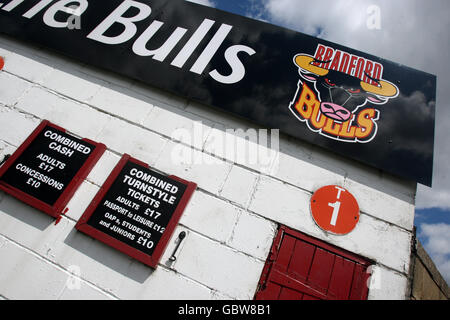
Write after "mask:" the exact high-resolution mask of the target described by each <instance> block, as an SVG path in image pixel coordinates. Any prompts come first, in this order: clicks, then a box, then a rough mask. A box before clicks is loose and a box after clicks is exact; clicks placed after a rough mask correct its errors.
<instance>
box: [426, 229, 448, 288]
mask: <svg viewBox="0 0 450 320" xmlns="http://www.w3.org/2000/svg"><path fill="white" fill-rule="evenodd" d="M419 230H420V234H419V235H420V236H422V237H426V238H427V241H426V242H425V243H424V244H423V245H424V247H425V249H426V251H427V252H428V254H429V255H430V256H431V258H432V259H433V261H434V263H435V264H436V266H437V268H438V269H439V271H440V272H441V274H442V276H443V277H444V279H445V280H446V281H447V283H449V282H450V237H449V234H450V224H445V223H438V224H426V223H423V224H421V225H420V229H419Z"/></svg>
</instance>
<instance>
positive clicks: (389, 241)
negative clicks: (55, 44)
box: [0, 36, 415, 299]
mask: <svg viewBox="0 0 450 320" xmlns="http://www.w3.org/2000/svg"><path fill="white" fill-rule="evenodd" d="M0 55H1V56H3V57H4V58H5V63H6V64H5V68H4V70H3V71H1V72H0V159H1V158H2V157H3V156H4V155H6V154H10V153H12V152H14V150H15V149H16V148H17V147H18V146H19V145H20V144H21V143H22V142H23V141H24V140H25V138H26V137H27V136H28V135H29V134H30V133H31V132H32V131H33V129H34V128H35V127H36V126H37V125H38V124H39V123H40V121H41V120H42V119H47V120H50V121H51V122H53V123H56V124H57V125H60V126H62V127H64V128H65V129H67V130H68V132H69V133H71V134H74V135H77V136H80V137H85V138H90V139H93V140H95V141H98V142H102V143H104V144H106V146H107V147H108V150H107V151H106V153H105V154H104V155H103V156H102V158H101V159H100V161H99V162H98V164H97V165H96V166H95V167H94V169H93V170H92V172H91V173H90V174H89V176H88V177H87V179H86V180H85V181H84V182H83V184H82V185H81V187H80V188H79V189H78V191H77V192H76V193H75V195H74V197H73V199H72V200H71V201H70V203H69V204H68V208H69V211H68V213H67V215H66V216H64V217H63V218H62V220H61V221H60V223H59V224H57V225H54V220H53V219H52V218H50V217H48V216H46V215H45V214H43V213H40V212H38V211H36V210H35V209H33V208H30V207H28V206H26V205H24V204H22V203H20V202H19V201H17V200H16V199H14V198H12V197H11V196H9V195H7V194H5V193H1V192H0V256H1V257H2V258H1V260H0V297H2V298H6V299H17V298H24V299H47V298H48V299H77V298H83V299H85V298H88V299H252V298H253V295H254V293H255V290H256V287H257V283H258V280H259V277H260V274H261V271H262V268H263V266H264V263H265V259H266V257H267V255H268V252H269V250H270V247H271V244H272V240H273V238H274V235H275V233H276V230H277V228H278V225H279V224H284V225H287V226H289V227H291V228H295V229H297V230H299V231H301V232H305V233H307V234H309V235H311V236H314V237H317V238H319V239H322V240H324V241H326V242H329V243H331V244H334V245H337V246H339V247H342V248H344V249H347V250H350V251H352V252H355V253H357V254H360V255H362V256H364V257H367V258H369V259H372V260H374V261H376V264H375V266H374V268H373V276H372V282H371V287H370V291H369V299H404V298H405V297H406V294H407V287H408V272H409V262H410V258H409V257H410V247H411V239H412V228H413V219H414V197H415V184H413V183H410V182H409V183H408V182H404V181H403V180H401V179H398V178H395V177H392V176H390V175H387V174H384V173H382V172H380V171H378V170H374V169H372V168H369V167H366V166H364V165H361V164H358V163H355V162H353V161H348V160H346V159H345V158H343V157H339V156H336V155H334V154H332V153H329V152H326V151H323V150H321V149H319V148H316V147H314V146H311V145H308V144H305V143H302V142H299V141H296V140H294V139H291V138H288V137H286V136H284V135H281V136H280V141H279V149H280V152H279V154H270V153H269V156H268V157H266V159H267V158H269V161H265V162H264V163H249V162H248V161H246V160H245V159H237V158H233V157H232V156H231V155H230V154H228V153H227V152H225V151H224V149H223V142H222V140H223V137H227V136H229V135H231V138H233V139H235V140H236V141H241V142H242V141H244V140H245V137H242V136H240V135H239V134H237V135H236V134H235V135H233V134H231V133H229V132H228V133H227V132H226V130H227V129H238V128H241V129H243V130H247V129H248V128H256V129H258V128H257V127H255V125H253V124H250V123H248V122H245V121H242V120H240V119H238V118H235V117H232V116H230V115H226V114H224V113H221V112H218V111H216V110H214V109H211V108H209V107H206V106H202V105H199V104H196V103H193V102H191V101H187V100H185V99H182V98H179V97H176V96H173V95H170V94H167V93H165V92H162V91H160V90H157V89H155V88H151V87H148V86H146V85H143V84H140V83H138V82H135V81H131V80H129V79H125V78H122V77H119V76H116V75H113V74H110V73H106V72H102V71H100V70H97V69H95V68H91V67H88V66H86V65H83V64H79V63H76V62H75V61H73V60H68V59H66V58H64V57H61V56H58V55H56V54H53V53H50V52H48V51H45V50H43V49H41V48H38V47H35V46H32V45H28V44H24V43H19V42H16V41H15V40H14V39H11V38H8V37H4V36H2V37H0ZM200 122H201V123H200ZM194 131H195V132H197V134H196V133H195V132H194ZM186 132H188V133H192V134H193V135H194V136H195V137H196V138H195V139H183V138H182V135H179V134H178V133H186ZM198 132H201V133H198ZM175 133H176V134H175ZM123 153H129V154H131V155H132V156H133V157H136V158H138V159H140V160H142V161H144V162H147V163H148V164H150V166H152V167H154V168H156V169H157V170H159V171H161V172H163V173H166V174H175V175H178V176H179V177H181V178H184V179H187V180H191V181H194V182H196V183H197V184H198V189H197V191H196V192H195V193H194V196H193V198H192V201H191V202H190V204H189V206H188V207H187V209H186V212H185V213H184V215H183V217H182V219H181V221H180V224H179V226H178V227H177V229H176V230H175V233H174V236H173V237H172V239H171V241H170V243H169V245H168V248H167V250H166V252H165V254H164V256H163V258H162V260H161V263H160V265H159V267H158V268H157V269H156V270H155V271H153V270H151V269H150V268H148V267H146V266H145V265H143V264H141V263H139V262H137V261H134V260H133V259H131V258H129V257H127V256H126V255H123V254H121V253H119V252H117V251H116V250H113V249H111V248H109V247H108V246H106V245H104V244H102V243H100V242H98V241H96V240H93V239H91V238H90V237H88V236H86V235H84V234H82V233H79V232H77V231H76V230H75V229H74V225H75V224H76V222H77V221H78V219H79V218H80V216H81V215H82V214H83V212H84V210H85V208H86V207H87V206H88V204H89V202H90V201H91V200H92V198H93V197H94V195H95V194H96V192H97V191H98V190H99V188H100V186H101V185H102V183H103V182H104V180H105V179H106V177H107V176H108V174H109V173H110V171H111V170H112V168H113V167H114V166H115V164H116V163H117V161H118V160H119V159H120V156H121V155H122V154H123ZM177 155H181V156H180V157H178V158H181V159H178V160H179V161H174V157H175V158H177ZM193 159H201V161H192V160H193ZM328 184H337V185H341V186H343V187H345V188H347V189H348V190H349V191H350V192H351V193H353V194H354V196H355V197H356V199H357V200H358V202H359V205H360V208H361V217H360V222H359V224H358V225H357V227H356V229H355V230H354V231H353V232H352V233H350V234H349V235H346V236H335V235H331V234H327V233H325V232H323V231H322V230H321V229H319V228H318V227H317V226H316V224H315V223H314V221H313V220H312V217H311V215H310V213H309V198H310V197H311V195H312V193H313V192H314V191H315V190H317V189H318V188H319V187H322V186H324V185H328ZM182 230H184V231H186V232H187V237H186V239H185V240H184V241H183V242H182V244H181V246H180V249H179V251H178V257H177V260H176V261H175V262H174V263H170V262H169V261H168V258H169V256H170V255H171V253H172V251H173V249H174V247H175V239H176V236H177V235H178V233H179V232H180V231H182Z"/></svg>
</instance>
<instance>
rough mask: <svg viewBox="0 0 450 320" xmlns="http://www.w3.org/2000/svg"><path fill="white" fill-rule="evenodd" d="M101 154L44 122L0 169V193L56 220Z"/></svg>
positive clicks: (87, 142) (90, 144) (99, 147)
mask: <svg viewBox="0 0 450 320" xmlns="http://www.w3.org/2000/svg"><path fill="white" fill-rule="evenodd" d="M105 150H106V146H105V145H104V144H101V143H96V142H94V141H91V140H89V139H79V138H77V137H75V136H73V135H70V134H68V133H67V132H66V130H65V129H63V128H61V127H59V126H57V125H55V124H53V123H50V122H49V121H47V120H44V121H42V122H41V124H40V125H39V126H38V127H37V128H36V129H35V130H34V131H33V133H32V134H31V135H30V136H29V137H28V138H27V139H26V140H25V141H24V143H23V144H22V145H21V146H20V147H19V148H18V149H17V150H16V152H14V154H13V155H12V156H11V157H9V158H8V160H7V161H6V162H5V163H4V164H3V165H2V166H1V167H0V189H1V190H3V191H5V192H7V193H9V194H11V195H12V196H14V197H16V198H18V199H19V200H21V201H23V202H25V203H27V204H29V205H31V206H32V207H35V208H36V209H38V210H41V211H43V212H45V213H47V214H48V215H50V216H52V217H55V218H57V217H58V216H59V215H61V213H62V211H63V210H64V208H65V206H66V205H67V203H68V202H69V200H70V198H71V197H72V196H73V194H74V193H75V191H76V190H77V189H78V187H79V186H80V184H81V183H82V182H83V180H84V179H85V178H86V176H87V175H88V173H89V172H90V171H91V169H92V167H93V166H94V165H95V163H97V161H98V159H99V158H100V157H101V155H102V154H103V152H104V151H105Z"/></svg>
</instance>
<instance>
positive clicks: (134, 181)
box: [76, 154, 197, 268]
mask: <svg viewBox="0 0 450 320" xmlns="http://www.w3.org/2000/svg"><path fill="white" fill-rule="evenodd" d="M196 188H197V185H196V184H195V183H193V182H188V181H185V180H183V179H180V178H178V177H175V176H164V175H162V174H160V173H158V172H155V171H153V170H151V169H150V168H149V167H148V165H147V164H145V163H143V162H141V161H139V160H137V159H133V158H131V157H130V156H129V155H127V154H125V155H124V156H123V157H122V158H121V160H120V161H119V163H118V164H117V165H116V167H115V168H114V170H113V171H112V172H111V174H110V176H109V177H108V179H107V180H106V181H105V184H104V185H103V186H102V188H101V189H100V191H99V192H98V193H97V195H96V196H95V198H94V199H93V201H92V202H91V204H90V205H89V207H88V208H87V209H86V211H85V213H84V214H83V216H82V217H81V218H80V220H79V221H78V223H77V225H76V228H77V229H78V230H80V231H82V232H85V233H86V234H88V235H90V236H92V237H94V238H96V239H98V240H100V241H102V242H104V243H106V244H108V245H110V246H112V247H114V248H116V249H118V250H120V251H122V252H124V253H125V254H128V255H129V256H131V257H133V258H135V259H137V260H139V261H141V262H142V263H145V264H147V265H149V266H151V267H153V268H156V266H157V265H158V262H159V260H160V258H161V256H162V254H163V252H164V250H165V248H166V245H167V243H168V241H169V240H170V237H171V235H172V233H173V231H174V229H175V227H176V225H177V223H178V221H179V219H180V218H181V215H182V214H183V211H184V208H185V207H186V205H187V204H188V202H189V200H190V198H191V196H192V194H193V192H194V191H195V189H196Z"/></svg>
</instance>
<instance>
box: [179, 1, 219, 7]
mask: <svg viewBox="0 0 450 320" xmlns="http://www.w3.org/2000/svg"><path fill="white" fill-rule="evenodd" d="M185 1H189V2H194V3H198V4H201V5H204V6H208V7H213V8H214V7H215V6H216V4H215V3H214V1H211V0H185Z"/></svg>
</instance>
